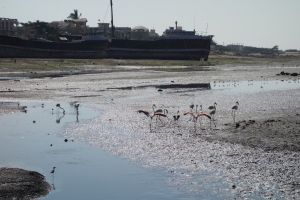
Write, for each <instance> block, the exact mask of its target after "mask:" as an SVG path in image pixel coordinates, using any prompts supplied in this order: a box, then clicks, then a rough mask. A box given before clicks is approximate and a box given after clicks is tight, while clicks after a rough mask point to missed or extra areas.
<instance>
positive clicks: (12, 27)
mask: <svg viewBox="0 0 300 200" xmlns="http://www.w3.org/2000/svg"><path fill="white" fill-rule="evenodd" d="M18 24H19V22H18V20H17V19H9V18H0V35H16V32H17V26H18Z"/></svg>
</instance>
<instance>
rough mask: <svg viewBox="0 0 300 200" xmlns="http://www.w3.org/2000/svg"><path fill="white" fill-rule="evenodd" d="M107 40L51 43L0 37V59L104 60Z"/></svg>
mask: <svg viewBox="0 0 300 200" xmlns="http://www.w3.org/2000/svg"><path fill="white" fill-rule="evenodd" d="M107 48H108V41H107V40H86V41H78V42H51V41H37V40H24V39H21V38H17V37H10V36H0V58H81V59H88V58H105V57H106V56H107V55H106V50H107Z"/></svg>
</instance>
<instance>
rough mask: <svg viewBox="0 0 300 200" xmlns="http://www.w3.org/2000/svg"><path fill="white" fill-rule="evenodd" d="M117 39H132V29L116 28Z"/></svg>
mask: <svg viewBox="0 0 300 200" xmlns="http://www.w3.org/2000/svg"><path fill="white" fill-rule="evenodd" d="M115 38H118V39H123V40H130V39H131V38H132V31H131V28H130V27H115Z"/></svg>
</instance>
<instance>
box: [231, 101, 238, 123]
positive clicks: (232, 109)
mask: <svg viewBox="0 0 300 200" xmlns="http://www.w3.org/2000/svg"><path fill="white" fill-rule="evenodd" d="M239 105H240V104H239V102H238V101H237V102H235V105H234V106H233V107H232V108H231V115H232V118H233V123H235V113H236V111H237V110H238V108H239Z"/></svg>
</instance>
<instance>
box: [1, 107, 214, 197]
mask: <svg viewBox="0 0 300 200" xmlns="http://www.w3.org/2000/svg"><path fill="white" fill-rule="evenodd" d="M21 105H26V106H28V108H27V110H28V111H27V113H20V112H16V113H14V114H9V115H2V116H0V127H1V130H0V137H1V139H0V158H1V159H0V166H8V167H20V168H25V169H30V170H35V171H38V172H40V173H42V174H44V175H45V176H46V178H47V180H48V182H49V183H50V184H51V185H52V187H53V190H52V191H51V193H50V194H49V195H48V196H47V197H45V198H44V199H56V200H57V199H149V200H150V199H197V198H198V197H199V195H194V194H189V193H187V192H184V191H181V190H178V189H177V188H176V187H171V186H170V185H169V184H168V178H170V177H169V175H168V173H165V171H164V170H160V169H146V168H142V167H139V166H137V165H136V164H134V163H132V162H130V161H128V160H125V159H121V158H118V157H115V156H112V155H111V154H110V153H106V152H103V151H101V150H100V149H99V148H94V147H89V146H87V145H85V144H83V143H80V142H79V141H78V138H76V137H71V136H68V135H66V136H64V135H65V131H64V130H65V128H66V127H68V126H69V124H70V123H71V124H73V126H78V127H81V125H84V124H86V123H88V121H89V120H91V119H93V118H96V117H101V116H102V114H103V112H102V111H101V110H98V109H96V110H95V109H94V108H91V107H85V106H82V105H81V106H80V107H79V115H77V112H76V109H75V108H74V106H72V105H70V104H66V103H62V104H61V107H62V108H64V109H65V110H66V114H65V115H64V114H63V111H62V110H61V109H59V108H57V107H56V103H53V102H46V103H45V102H43V105H42V103H34V102H22V103H21ZM52 109H53V110H52ZM65 139H67V140H68V141H67V142H65ZM53 166H55V167H56V170H55V173H54V174H53V175H52V174H50V171H51V170H52V167H53ZM215 196H216V195H213V194H210V192H207V191H206V192H203V194H201V196H200V197H210V198H214V199H215Z"/></svg>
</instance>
